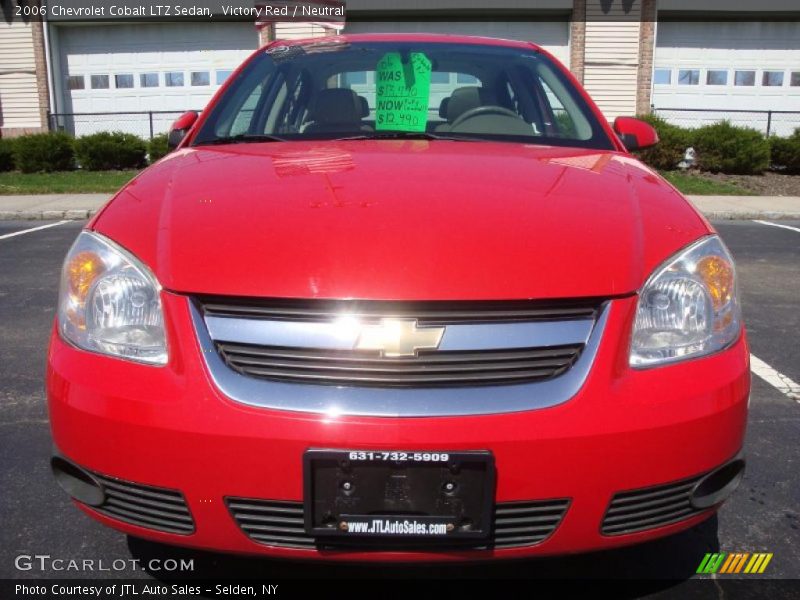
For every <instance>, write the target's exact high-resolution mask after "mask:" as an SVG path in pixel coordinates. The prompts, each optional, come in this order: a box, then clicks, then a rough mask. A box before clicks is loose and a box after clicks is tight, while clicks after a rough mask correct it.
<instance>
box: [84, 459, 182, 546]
mask: <svg viewBox="0 0 800 600" xmlns="http://www.w3.org/2000/svg"><path fill="white" fill-rule="evenodd" d="M93 475H94V476H95V477H96V478H97V480H98V481H99V482H100V483H101V484H102V485H103V488H104V490H105V494H106V499H105V501H104V502H103V504H102V505H100V506H94V507H92V509H93V510H96V511H97V512H99V513H102V514H104V515H106V516H107V517H111V518H112V519H117V520H118V521H124V522H126V523H130V524H132V525H138V526H139V527H146V528H147V529H155V530H157V531H166V532H168V533H179V534H184V535H188V534H190V533H193V532H194V520H193V519H192V515H191V513H190V512H189V507H188V506H187V505H186V500H185V499H184V497H183V494H181V493H180V492H179V491H177V490H170V489H165V488H157V487H152V486H149V485H141V484H139V483H132V482H130V481H123V480H121V479H115V478H113V477H107V476H105V475H100V474H98V473H93Z"/></svg>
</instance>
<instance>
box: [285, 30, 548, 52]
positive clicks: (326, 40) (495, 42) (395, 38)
mask: <svg viewBox="0 0 800 600" xmlns="http://www.w3.org/2000/svg"><path fill="white" fill-rule="evenodd" d="M346 42H433V43H436V42H439V43H448V44H473V45H476V46H505V47H511V48H525V49H526V50H531V49H533V50H536V51H540V52H541V51H542V48H541V47H540V46H538V45H536V44H534V43H533V42H523V41H521V40H506V39H502V38H494V37H482V36H476V35H451V34H443V33H354V34H347V33H345V34H341V35H335V36H325V37H315V38H303V39H298V40H281V39H279V40H275V41H274V42H272V43H271V44H270V46H307V45H311V44H337V43H339V44H340V43H346Z"/></svg>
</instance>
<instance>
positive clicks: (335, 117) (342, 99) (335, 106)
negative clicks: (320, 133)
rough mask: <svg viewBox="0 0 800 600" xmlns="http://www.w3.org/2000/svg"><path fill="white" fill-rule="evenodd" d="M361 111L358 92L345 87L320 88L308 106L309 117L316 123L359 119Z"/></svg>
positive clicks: (361, 105) (348, 121) (346, 121)
mask: <svg viewBox="0 0 800 600" xmlns="http://www.w3.org/2000/svg"><path fill="white" fill-rule="evenodd" d="M362 111H363V104H362V103H361V101H360V100H359V97H358V94H356V93H355V92H354V91H353V90H350V89H347V88H331V89H327V90H320V91H319V92H317V94H316V95H315V96H314V98H313V99H312V101H311V106H310V107H309V113H310V117H311V119H312V120H313V121H315V122H317V123H353V122H356V121H360V120H361V117H362Z"/></svg>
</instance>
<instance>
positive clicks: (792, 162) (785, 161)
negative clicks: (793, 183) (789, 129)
mask: <svg viewBox="0 0 800 600" xmlns="http://www.w3.org/2000/svg"><path fill="white" fill-rule="evenodd" d="M769 142H770V148H771V150H772V165H773V166H775V167H780V168H783V169H786V172H788V173H800V128H798V129H795V130H794V133H793V134H792V135H791V136H790V137H788V138H782V137H772V138H770V139H769Z"/></svg>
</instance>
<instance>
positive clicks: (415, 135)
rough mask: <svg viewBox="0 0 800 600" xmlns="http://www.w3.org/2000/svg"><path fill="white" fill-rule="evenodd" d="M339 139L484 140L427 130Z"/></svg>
mask: <svg viewBox="0 0 800 600" xmlns="http://www.w3.org/2000/svg"><path fill="white" fill-rule="evenodd" d="M335 139H336V141H341V140H450V141H456V142H482V141H484V140H482V139H480V138H474V137H461V136H455V135H440V134H438V133H429V132H427V131H376V132H375V133H364V134H361V135H352V136H347V137H340V138H335Z"/></svg>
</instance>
